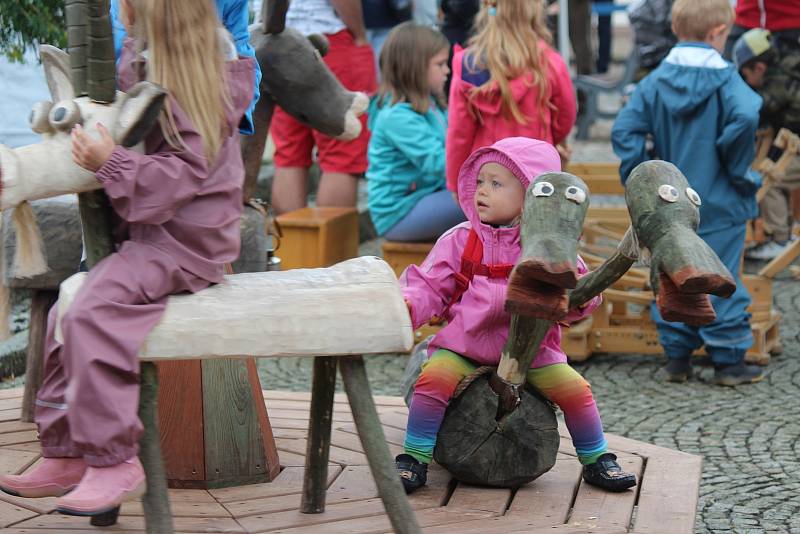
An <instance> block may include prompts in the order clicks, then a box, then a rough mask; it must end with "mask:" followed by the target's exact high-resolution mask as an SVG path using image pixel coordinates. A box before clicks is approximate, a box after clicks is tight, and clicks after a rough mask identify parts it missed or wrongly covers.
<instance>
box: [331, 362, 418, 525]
mask: <svg viewBox="0 0 800 534" xmlns="http://www.w3.org/2000/svg"><path fill="white" fill-rule="evenodd" d="M340 366H341V370H342V380H343V381H344V390H345V391H346V392H347V399H348V400H349V401H350V408H351V409H352V410H353V420H354V421H355V423H356V428H357V429H358V435H359V437H360V438H361V444H362V445H363V446H364V453H365V454H366V455H367V460H368V461H369V469H370V471H372V476H373V478H374V479H375V485H376V486H377V487H378V494H379V495H380V497H381V500H382V501H383V506H384V507H385V508H386V513H387V514H388V515H389V520H390V521H391V523H392V528H393V529H394V531H395V532H398V533H400V534H412V533H420V532H422V530H421V529H420V528H419V524H418V523H417V518H416V516H415V515H414V512H413V510H411V505H410V504H409V503H408V499H407V498H406V495H405V491H404V490H403V485H402V483H401V482H400V478H399V477H398V476H397V472H396V471H395V468H394V461H393V459H392V456H391V454H390V453H389V447H388V445H386V438H385V437H384V435H383V427H382V426H381V421H380V419H378V411H377V410H376V409H375V404H374V402H373V400H372V392H371V391H370V388H369V382H368V381H367V372H366V370H365V369H364V360H363V358H362V357H361V356H350V357H347V358H342V359H341V362H340Z"/></svg>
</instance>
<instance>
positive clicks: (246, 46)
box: [110, 0, 261, 135]
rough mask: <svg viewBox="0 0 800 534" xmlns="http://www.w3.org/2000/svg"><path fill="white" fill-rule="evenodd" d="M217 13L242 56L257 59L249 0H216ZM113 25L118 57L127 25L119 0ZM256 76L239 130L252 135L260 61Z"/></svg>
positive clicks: (115, 0) (115, 1) (114, 7)
mask: <svg viewBox="0 0 800 534" xmlns="http://www.w3.org/2000/svg"><path fill="white" fill-rule="evenodd" d="M216 2H217V13H218V14H219V19H220V20H221V21H222V24H223V25H224V26H225V28H226V29H227V30H228V31H229V32H230V33H231V35H232V36H233V42H234V43H236V51H237V52H238V53H239V55H240V56H245V57H251V58H253V59H255V57H256V52H255V50H253V47H252V46H250V32H249V31H248V29H247V24H248V23H249V21H250V11H249V3H248V2H247V0H216ZM110 16H111V25H112V27H113V29H114V51H115V53H116V56H117V59H119V53H120V51H121V50H122V41H124V40H125V35H126V33H125V26H123V24H122V19H121V18H120V11H119V0H111V14H110ZM254 63H255V69H256V76H255V89H254V92H253V101H252V102H250V106H248V108H247V112H246V113H245V115H244V117H242V121H241V123H239V132H241V133H242V134H244V135H251V134H253V133H254V132H255V128H254V126H253V109H255V107H256V102H258V97H259V90H258V88H259V84H260V83H261V67H259V66H258V61H254Z"/></svg>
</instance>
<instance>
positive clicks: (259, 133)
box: [241, 2, 275, 203]
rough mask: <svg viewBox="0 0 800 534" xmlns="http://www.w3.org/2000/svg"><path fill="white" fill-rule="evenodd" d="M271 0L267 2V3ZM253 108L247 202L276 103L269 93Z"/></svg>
mask: <svg viewBox="0 0 800 534" xmlns="http://www.w3.org/2000/svg"><path fill="white" fill-rule="evenodd" d="M267 3H271V2H265V4H267ZM262 97H263V98H260V99H259V100H258V102H257V103H256V107H255V109H254V110H253V129H254V130H255V131H254V132H253V135H244V136H242V141H241V144H242V160H243V161H244V187H243V188H242V201H243V202H245V203H247V202H248V201H249V200H250V199H251V198H252V197H253V193H255V190H256V182H257V181H258V173H259V170H260V169H261V158H263V157H264V146H265V145H266V144H267V134H268V133H269V124H270V122H271V121H272V112H273V110H274V108H275V104H274V103H273V101H272V99H270V98H268V96H267V95H262Z"/></svg>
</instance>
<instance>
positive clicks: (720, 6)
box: [672, 0, 734, 41]
mask: <svg viewBox="0 0 800 534" xmlns="http://www.w3.org/2000/svg"><path fill="white" fill-rule="evenodd" d="M733 19H734V11H733V8H732V7H731V4H730V1H729V0H676V2H675V4H673V6H672V27H673V29H674V31H675V35H677V36H678V39H680V40H683V41H687V40H688V41H704V40H705V38H706V36H708V32H710V31H711V30H712V29H714V28H716V27H717V26H722V25H723V24H724V25H726V26H728V25H730V24H732V23H733Z"/></svg>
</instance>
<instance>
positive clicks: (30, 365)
mask: <svg viewBox="0 0 800 534" xmlns="http://www.w3.org/2000/svg"><path fill="white" fill-rule="evenodd" d="M56 300H58V291H53V290H50V289H37V290H34V292H33V298H32V299H31V318H30V321H29V324H30V326H29V330H28V350H27V353H26V359H27V362H26V363H25V393H24V394H23V397H22V416H21V417H20V421H24V422H26V423H33V415H34V412H35V411H36V410H35V404H36V394H37V393H38V392H39V388H40V387H41V385H42V379H43V378H44V377H43V376H42V372H43V371H44V342H45V333H46V332H47V313H48V312H49V311H50V308H51V307H52V306H53V304H54V303H55V302H56Z"/></svg>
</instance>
